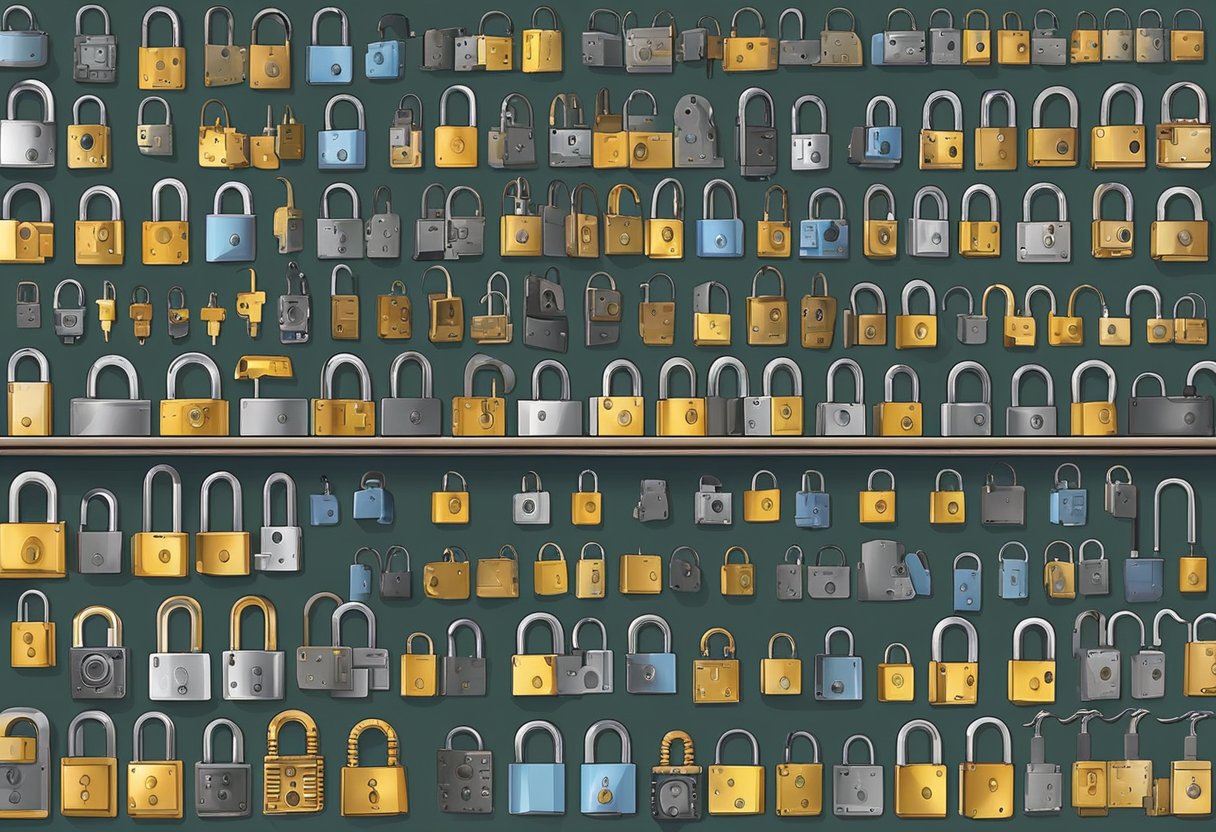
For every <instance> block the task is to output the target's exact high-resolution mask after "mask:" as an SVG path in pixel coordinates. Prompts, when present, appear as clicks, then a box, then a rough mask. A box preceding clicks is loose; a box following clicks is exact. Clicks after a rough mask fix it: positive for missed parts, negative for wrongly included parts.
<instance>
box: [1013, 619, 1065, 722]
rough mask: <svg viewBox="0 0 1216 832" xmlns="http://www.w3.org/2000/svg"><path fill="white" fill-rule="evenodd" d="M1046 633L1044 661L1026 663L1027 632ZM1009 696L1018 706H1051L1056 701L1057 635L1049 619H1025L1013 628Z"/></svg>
mask: <svg viewBox="0 0 1216 832" xmlns="http://www.w3.org/2000/svg"><path fill="white" fill-rule="evenodd" d="M1032 627H1033V628H1035V629H1037V630H1039V631H1040V632H1042V633H1043V651H1042V655H1043V658H1041V659H1024V658H1022V652H1023V650H1024V649H1025V646H1024V644H1023V642H1024V641H1025V638H1026V631H1027V630H1028V629H1030V628H1032ZM1006 695H1007V697H1008V699H1009V701H1010V702H1012V703H1013V704H1015V705H1050V704H1052V703H1053V702H1055V701H1056V631H1055V630H1054V629H1052V626H1051V622H1050V621H1048V620H1046V619H1045V618H1023V619H1022V620H1021V621H1019V622H1018V624H1017V626H1016V627H1014V628H1013V658H1012V659H1010V660H1009V672H1008V675H1007V690H1006Z"/></svg>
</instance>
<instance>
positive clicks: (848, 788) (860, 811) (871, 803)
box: [832, 734, 884, 818]
mask: <svg viewBox="0 0 1216 832" xmlns="http://www.w3.org/2000/svg"><path fill="white" fill-rule="evenodd" d="M857 741H861V742H865V743H867V744H868V745H869V747H870V748H871V749H873V748H874V745H873V743H871V742H870V739H869V738H868V737H866V736H864V735H863V734H855V735H853V736H852V737H850V738H849V740H847V741H846V742H845V746H846V749H847V747H848V746H849V745H851V744H852V743H853V742H857ZM844 759H845V762H844V763H843V764H842V765H838V766H832V814H833V815H835V816H836V817H838V818H850V817H879V816H881V815H882V813H883V808H884V807H883V792H884V784H883V779H884V778H883V767H882V766H881V765H874V764H873V763H871V764H870V765H852V764H850V763H849V762H848V755H847V754H845V758H844ZM870 759H871V760H873V759H874V755H873V753H871V754H870Z"/></svg>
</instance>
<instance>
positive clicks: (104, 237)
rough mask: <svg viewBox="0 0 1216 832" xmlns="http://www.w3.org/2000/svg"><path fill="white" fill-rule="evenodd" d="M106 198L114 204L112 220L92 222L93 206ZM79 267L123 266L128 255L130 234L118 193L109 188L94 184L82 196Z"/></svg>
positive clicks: (77, 259)
mask: <svg viewBox="0 0 1216 832" xmlns="http://www.w3.org/2000/svg"><path fill="white" fill-rule="evenodd" d="M97 196H102V197H105V198H106V199H107V200H109V202H110V218H109V219H107V220H91V219H89V203H90V202H91V201H92V200H93V198H94V197H97ZM75 231H76V265H77V266H121V265H122V263H123V257H124V255H125V254H126V240H125V237H126V231H125V224H124V223H123V220H122V205H121V203H120V202H119V201H118V192H117V191H115V190H114V189H113V188H111V187H110V186H108V185H93V186H92V187H91V188H88V189H86V190H85V192H84V193H82V194H81V195H80V211H79V213H78V214H77V219H76V227H75Z"/></svg>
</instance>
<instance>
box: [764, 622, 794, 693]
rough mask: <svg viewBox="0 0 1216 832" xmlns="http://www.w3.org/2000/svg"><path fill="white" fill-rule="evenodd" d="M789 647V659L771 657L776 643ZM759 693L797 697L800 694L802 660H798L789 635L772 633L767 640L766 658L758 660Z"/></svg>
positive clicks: (792, 638) (791, 637)
mask: <svg viewBox="0 0 1216 832" xmlns="http://www.w3.org/2000/svg"><path fill="white" fill-rule="evenodd" d="M782 640H784V641H786V642H788V643H789V646H790V655H789V658H785V659H778V658H776V657H775V656H774V655H773V652H774V648H775V647H776V645H777V642H778V641H782ZM760 692H761V693H763V694H766V695H768V696H799V695H801V693H802V659H800V658H798V645H797V644H795V643H794V637H793V636H792V635H790V634H789V633H773V636H772V638H770V639H769V640H768V656H767V657H765V658H763V659H761V660H760Z"/></svg>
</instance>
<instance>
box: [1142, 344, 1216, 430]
mask: <svg viewBox="0 0 1216 832" xmlns="http://www.w3.org/2000/svg"><path fill="white" fill-rule="evenodd" d="M1204 369H1207V370H1212V371H1214V372H1216V362H1212V361H1198V362H1196V363H1195V364H1194V365H1193V366H1192V367H1191V370H1190V372H1189V373H1188V374H1187V380H1186V386H1185V387H1183V389H1182V395H1181V396H1167V395H1166V394H1165V379H1163V378H1162V377H1161V376H1160V375H1159V374H1158V373H1141V374H1140V375H1138V376H1136V378H1135V380H1134V381H1133V382H1132V392H1131V399H1130V402H1129V407H1128V413H1127V432H1128V433H1129V434H1131V435H1133V436H1212V434H1213V428H1214V425H1213V402H1212V397H1211V396H1200V395H1198V390H1197V388H1196V386H1195V377H1196V376H1197V375H1198V374H1199V372H1200V371H1201V370H1204ZM1146 377H1147V378H1152V379H1155V380H1156V381H1157V383H1158V385H1159V387H1160V390H1161V395H1160V396H1139V395H1137V387H1138V385H1139V384H1140V380H1141V379H1143V378H1146Z"/></svg>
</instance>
